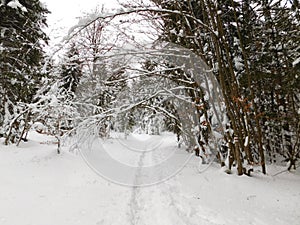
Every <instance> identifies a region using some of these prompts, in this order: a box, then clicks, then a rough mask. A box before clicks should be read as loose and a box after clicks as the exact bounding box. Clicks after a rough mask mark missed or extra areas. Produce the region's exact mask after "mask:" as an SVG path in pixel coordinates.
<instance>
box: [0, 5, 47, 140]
mask: <svg viewBox="0 0 300 225" xmlns="http://www.w3.org/2000/svg"><path fill="white" fill-rule="evenodd" d="M46 13H48V11H47V9H45V8H44V7H43V6H42V4H41V3H40V1H38V0H19V1H17V0H7V1H2V4H0V34H1V35H0V74H1V76H0V90H1V92H0V115H1V116H0V127H1V128H2V129H1V130H0V135H1V136H5V137H6V143H9V142H14V141H16V137H17V136H18V135H19V134H18V132H19V129H20V127H19V125H20V124H19V123H18V122H17V120H14V121H13V122H12V119H13V118H14V117H16V115H18V114H19V113H21V112H20V109H18V108H17V104H18V103H20V102H22V103H29V102H31V101H32V99H33V96H34V94H35V92H36V90H37V88H38V87H39V83H40V81H41V79H42V76H43V74H42V71H41V68H42V62H43V50H42V47H43V46H42V45H43V44H42V43H47V40H48V39H47V37H46V35H45V33H44V32H43V31H42V27H44V26H46V17H45V15H46ZM42 41H44V42H42Z"/></svg>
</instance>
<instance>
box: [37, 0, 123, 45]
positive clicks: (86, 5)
mask: <svg viewBox="0 0 300 225" xmlns="http://www.w3.org/2000/svg"><path fill="white" fill-rule="evenodd" d="M41 2H43V3H45V4H46V6H47V8H48V10H49V11H51V14H49V15H48V25H49V28H48V29H46V32H47V33H48V34H49V35H50V37H51V38H54V39H55V38H56V37H59V36H60V37H61V36H64V35H65V34H66V32H68V29H69V28H70V27H72V26H73V25H75V24H76V23H77V20H76V17H79V16H82V14H83V13H84V12H89V11H92V10H93V9H95V8H96V7H97V6H102V5H104V6H105V8H118V3H117V0H41Z"/></svg>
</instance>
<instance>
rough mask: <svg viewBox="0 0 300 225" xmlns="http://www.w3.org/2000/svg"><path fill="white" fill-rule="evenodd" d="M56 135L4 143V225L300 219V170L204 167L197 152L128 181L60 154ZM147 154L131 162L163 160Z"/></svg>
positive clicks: (262, 224) (0, 177)
mask: <svg viewBox="0 0 300 225" xmlns="http://www.w3.org/2000/svg"><path fill="white" fill-rule="evenodd" d="M49 139H50V138H49V137H45V136H41V135H38V134H35V135H33V136H31V138H30V141H29V142H28V143H23V144H22V146H20V147H19V148H17V147H13V146H8V147H7V146H3V145H1V146H0V182H1V183H0V225H53V224H55V225H120V224H121V225H133V224H134V225H153V224H155V225H175V224H176V225H191V224H193V225H217V224H224V225H231V224H232V225H234V224H239V225H244V224H245V225H248V224H253V225H254V224H255V225H268V224H272V225H286V224H289V225H298V224H299V221H300V212H299V208H300V201H299V199H300V188H299V187H300V174H299V171H296V172H293V173H283V174H280V175H278V176H275V177H273V176H271V174H275V173H276V172H277V171H280V170H282V168H281V167H269V169H268V171H269V174H270V175H269V176H263V175H260V173H258V172H256V173H254V177H251V178H250V177H246V176H243V177H238V176H236V175H227V174H224V172H222V171H221V170H220V168H219V166H218V165H215V164H213V165H212V166H211V167H210V168H209V169H208V170H207V171H205V173H203V174H199V172H198V170H197V166H198V159H197V158H194V157H193V158H192V159H191V160H190V161H189V163H188V164H187V165H186V166H185V168H184V169H183V170H182V171H180V172H179V173H178V174H177V175H176V176H174V177H172V178H170V179H168V180H167V181H164V182H162V183H159V184H156V185H152V186H148V187H130V186H120V185H117V184H114V183H111V182H109V181H107V180H105V179H103V178H102V177H100V176H98V175H97V174H96V173H94V172H93V171H92V170H91V169H90V168H89V167H88V166H87V165H86V164H85V163H84V161H83V160H82V158H81V157H80V156H79V155H75V154H72V153H68V152H67V151H66V150H67V149H65V151H63V153H62V154H61V155H56V153H55V146H54V145H51V144H45V142H44V141H46V140H49ZM41 142H42V143H41ZM145 143H146V142H145ZM111 144H115V143H114V142H112V143H111ZM133 144H134V143H133ZM165 144H166V143H163V144H161V145H159V146H160V147H161V148H162V149H166V148H167V146H164V145H165ZM139 145H140V147H139V148H141V147H142V148H143V147H146V146H142V145H141V144H140V143H139ZM148 148H149V147H148ZM165 152H168V149H166V151H161V154H165ZM140 156H141V157H139V158H137V159H138V160H136V159H135V160H133V158H135V157H133V158H132V159H130V160H131V161H130V160H129V161H130V162H132V163H133V162H136V163H137V164H139V166H140V167H143V166H145V165H150V164H151V162H152V163H154V162H158V161H160V160H161V156H160V154H157V153H154V152H153V153H152V154H150V155H148V154H147V155H144V156H143V155H140ZM123 157H124V156H123ZM137 171H139V170H137ZM135 175H136V176H135V179H139V174H138V173H136V174H135ZM162 175H163V173H162ZM133 179H134V178H133Z"/></svg>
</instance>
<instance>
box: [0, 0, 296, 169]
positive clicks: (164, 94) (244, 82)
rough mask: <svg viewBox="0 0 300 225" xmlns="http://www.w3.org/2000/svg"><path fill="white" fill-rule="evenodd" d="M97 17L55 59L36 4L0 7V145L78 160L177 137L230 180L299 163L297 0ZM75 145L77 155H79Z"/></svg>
mask: <svg viewBox="0 0 300 225" xmlns="http://www.w3.org/2000/svg"><path fill="white" fill-rule="evenodd" d="M121 6H122V7H120V9H114V10H110V9H106V8H105V7H97V8H95V10H94V11H93V12H89V13H86V14H84V15H82V16H81V17H80V18H79V19H78V23H77V24H74V26H73V27H72V28H71V29H70V30H69V33H68V34H66V35H65V37H64V38H63V39H62V41H61V42H60V43H59V44H57V45H55V46H50V51H49V50H47V51H46V48H49V46H48V43H49V37H48V36H47V35H46V33H45V31H44V29H45V27H47V15H48V14H49V13H50V12H49V11H48V9H47V8H46V6H45V5H44V4H42V3H41V1H39V0H2V1H1V4H0V137H1V138H2V139H1V140H3V144H4V145H16V146H18V145H20V143H22V142H26V141H27V135H28V132H30V130H31V129H35V130H36V131H39V132H41V133H47V134H49V135H51V136H53V137H55V138H56V140H57V153H58V154H59V153H60V152H61V145H62V144H63V143H64V142H65V141H66V140H70V139H72V143H73V144H72V146H73V148H74V149H76V148H80V146H79V145H80V142H83V141H84V140H86V139H88V137H98V138H102V139H109V138H110V137H111V135H112V134H113V133H114V132H118V133H122V134H123V135H124V136H125V137H126V136H127V135H128V134H130V133H132V132H134V131H135V132H139V133H145V134H149V135H160V134H162V133H163V132H172V133H174V135H176V137H177V141H178V145H179V146H181V149H182V151H188V152H195V154H196V155H197V156H199V157H201V158H202V160H203V163H207V164H208V163H210V162H211V161H214V162H217V163H218V164H219V165H220V167H225V168H226V172H227V173H232V169H233V168H236V169H235V170H234V171H236V173H237V174H238V175H243V174H247V175H251V171H253V168H259V170H260V171H261V172H262V173H263V174H266V173H267V169H268V168H267V167H268V165H271V164H275V165H285V166H286V168H287V170H294V169H296V168H297V167H298V165H299V164H298V162H299V159H300V92H299V90H300V23H299V22H300V11H299V1H298V0H261V1H252V0H242V1H240V0H223V1H221V0H149V1H142V0H135V1H128V2H123V3H122V4H121ZM78 146H79V147H78Z"/></svg>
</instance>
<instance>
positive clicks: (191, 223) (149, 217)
mask: <svg viewBox="0 0 300 225" xmlns="http://www.w3.org/2000/svg"><path fill="white" fill-rule="evenodd" d="M149 147H150V146H149ZM166 147H168V146H166V145H161V146H160V147H159V148H158V149H157V150H156V151H155V152H153V151H151V152H147V151H146V150H147V146H145V147H144V150H145V151H144V152H143V153H141V155H140V158H139V163H138V167H139V168H138V169H137V173H136V176H135V178H134V179H135V180H134V183H135V184H139V182H140V179H141V173H142V167H143V166H144V165H145V162H144V160H145V156H146V154H147V157H149V154H151V156H150V157H151V160H152V163H153V164H155V163H159V162H161V161H162V157H165V155H164V152H163V151H164V148H166ZM174 147H175V146H174ZM202 213H203V212H202ZM128 220H129V224H130V225H150V224H149V221H151V224H155V225H174V224H176V225H199V224H203V225H217V224H216V223H214V222H212V221H211V220H209V219H207V218H206V217H205V216H202V215H201V208H200V206H198V207H197V206H195V205H190V202H189V199H188V198H187V197H186V196H184V194H183V193H182V192H181V190H180V183H179V182H178V180H177V178H176V176H175V177H173V178H171V179H169V180H167V181H164V182H162V183H159V184H156V185H152V186H148V187H139V186H134V187H132V190H131V197H130V202H129V210H128Z"/></svg>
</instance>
